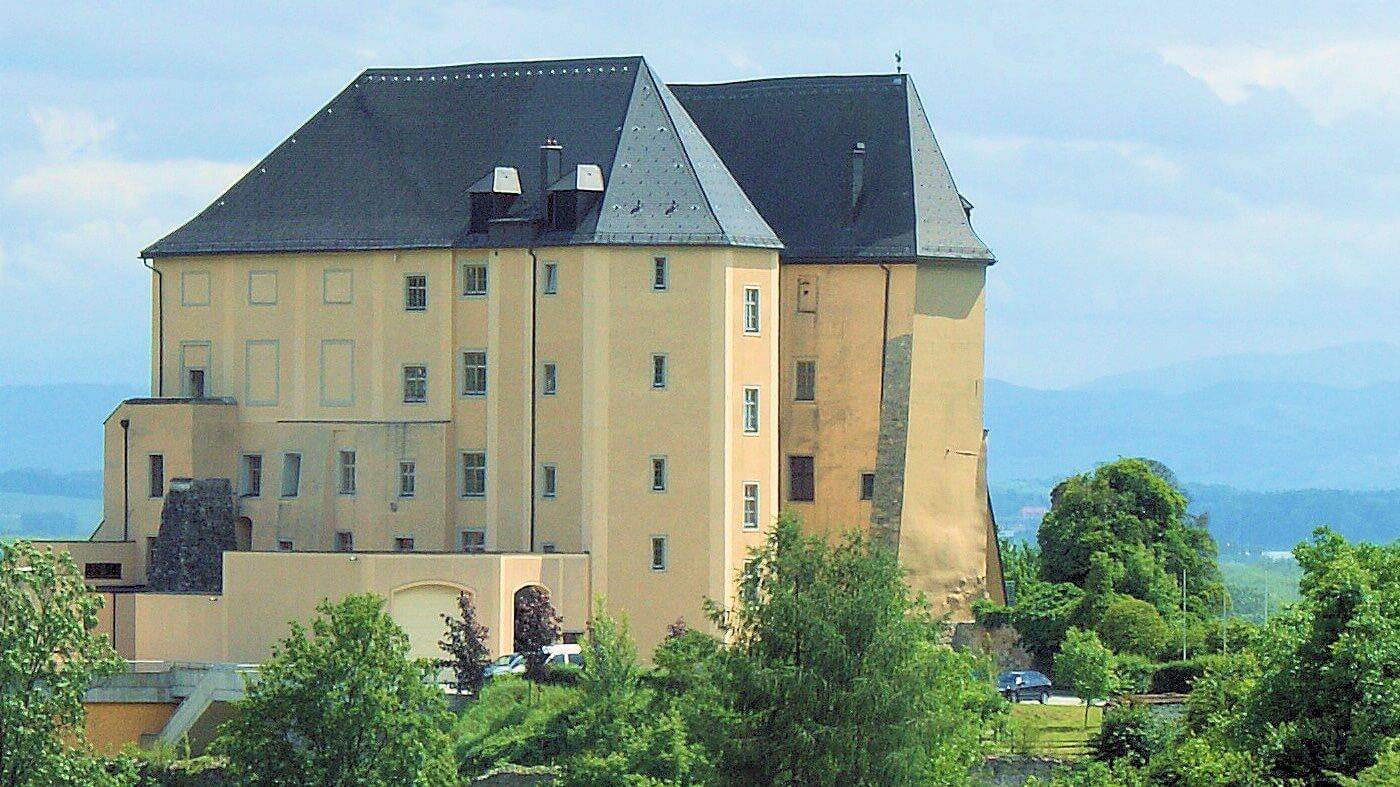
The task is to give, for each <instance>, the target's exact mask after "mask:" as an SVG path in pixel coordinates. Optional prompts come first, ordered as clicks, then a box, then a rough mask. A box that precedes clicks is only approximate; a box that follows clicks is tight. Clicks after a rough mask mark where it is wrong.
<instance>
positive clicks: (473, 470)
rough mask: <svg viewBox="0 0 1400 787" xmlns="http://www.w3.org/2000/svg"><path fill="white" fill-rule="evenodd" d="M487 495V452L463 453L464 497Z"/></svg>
mask: <svg viewBox="0 0 1400 787" xmlns="http://www.w3.org/2000/svg"><path fill="white" fill-rule="evenodd" d="M485 496H486V452H485V451H466V452H464V453H463V454H462V497H485Z"/></svg>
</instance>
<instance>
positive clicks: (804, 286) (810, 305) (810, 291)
mask: <svg viewBox="0 0 1400 787" xmlns="http://www.w3.org/2000/svg"><path fill="white" fill-rule="evenodd" d="M797 311H799V312H803V313H806V314H816V313H817V280H816V279H798V280H797Z"/></svg>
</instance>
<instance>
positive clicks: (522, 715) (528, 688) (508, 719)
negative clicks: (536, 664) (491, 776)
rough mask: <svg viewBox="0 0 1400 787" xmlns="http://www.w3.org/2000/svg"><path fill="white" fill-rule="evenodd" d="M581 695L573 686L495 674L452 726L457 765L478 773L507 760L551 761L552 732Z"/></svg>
mask: <svg viewBox="0 0 1400 787" xmlns="http://www.w3.org/2000/svg"><path fill="white" fill-rule="evenodd" d="M581 697H582V692H580V691H579V690H578V689H576V688H574V687H572V686H552V685H531V684H530V683H528V682H527V681H525V680H522V679H521V678H518V677H516V676H514V675H503V676H500V677H495V678H492V679H491V680H490V681H488V682H487V683H486V685H485V686H484V687H483V688H482V690H481V696H480V698H479V699H478V700H477V701H476V702H474V703H472V704H471V705H470V706H468V707H467V709H466V710H465V711H464V712H463V713H462V715H461V717H460V718H459V719H458V720H457V725H456V727H454V728H453V731H452V734H453V737H454V738H455V739H456V742H457V743H456V745H457V762H458V769H459V770H460V772H461V773H462V775H464V776H474V775H478V774H481V773H484V772H486V771H488V770H490V769H492V768H496V767H500V766H503V765H507V764H515V765H545V764H548V763H550V762H552V761H553V755H554V754H555V752H553V751H552V750H551V749H550V741H551V740H552V738H553V731H554V729H555V727H556V726H557V725H558V723H559V718H560V716H561V715H562V714H564V713H566V712H568V711H569V710H571V709H573V708H574V707H575V706H576V705H578V703H579V700H580V698H581Z"/></svg>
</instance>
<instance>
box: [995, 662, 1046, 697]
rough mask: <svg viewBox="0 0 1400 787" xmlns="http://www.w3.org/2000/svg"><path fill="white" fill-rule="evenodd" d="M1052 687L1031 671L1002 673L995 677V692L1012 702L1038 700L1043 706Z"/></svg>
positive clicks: (1038, 674)
mask: <svg viewBox="0 0 1400 787" xmlns="http://www.w3.org/2000/svg"><path fill="white" fill-rule="evenodd" d="M1053 687H1054V684H1052V683H1051V682H1050V679H1049V678H1047V677H1045V676H1044V675H1042V674H1041V673H1039V672H1035V671H1032V670H1016V671H1014V672H1003V673H1001V674H1000V675H998V676H997V692H999V693H1000V694H1001V696H1003V697H1005V698H1007V699H1008V700H1010V701H1012V702H1020V701H1022V700H1038V701H1039V702H1040V704H1041V705H1044V704H1045V703H1046V702H1047V701H1048V700H1049V699H1050V689H1051V688H1053Z"/></svg>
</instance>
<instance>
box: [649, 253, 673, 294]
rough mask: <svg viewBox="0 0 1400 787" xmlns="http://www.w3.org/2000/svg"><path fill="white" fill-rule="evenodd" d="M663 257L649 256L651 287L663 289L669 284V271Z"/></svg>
mask: <svg viewBox="0 0 1400 787" xmlns="http://www.w3.org/2000/svg"><path fill="white" fill-rule="evenodd" d="M667 267H668V263H667V260H666V258H665V257H652V258H651V288H652V289H653V290H665V289H666V288H667V287H668V286H670V271H669V270H668V269H667Z"/></svg>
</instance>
